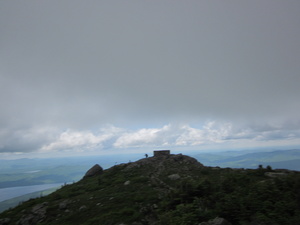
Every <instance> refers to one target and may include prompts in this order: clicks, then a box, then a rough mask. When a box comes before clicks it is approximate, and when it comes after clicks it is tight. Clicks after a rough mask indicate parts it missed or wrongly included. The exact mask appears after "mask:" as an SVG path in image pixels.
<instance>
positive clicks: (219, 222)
mask: <svg viewBox="0 0 300 225" xmlns="http://www.w3.org/2000/svg"><path fill="white" fill-rule="evenodd" d="M199 225H231V223H229V222H228V221H227V220H225V219H224V218H220V217H216V218H214V219H212V220H209V221H208V222H202V223H200V224H199Z"/></svg>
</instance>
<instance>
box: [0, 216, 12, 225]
mask: <svg viewBox="0 0 300 225" xmlns="http://www.w3.org/2000/svg"><path fill="white" fill-rule="evenodd" d="M9 222H10V218H3V219H0V225H7V224H9Z"/></svg>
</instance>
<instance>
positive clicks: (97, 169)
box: [84, 164, 103, 177]
mask: <svg viewBox="0 0 300 225" xmlns="http://www.w3.org/2000/svg"><path fill="white" fill-rule="evenodd" d="M102 173H103V168H102V167H101V166H99V164H96V165H94V166H93V167H92V168H90V169H89V170H88V171H87V172H86V173H85V175H84V177H93V176H96V175H101V174H102Z"/></svg>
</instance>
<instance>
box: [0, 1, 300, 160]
mask: <svg viewBox="0 0 300 225" xmlns="http://www.w3.org/2000/svg"><path fill="white" fill-rule="evenodd" d="M299 24H300V1H299V0H287V1H282V0H280V1H277V0H263V1H262V0H251V1H239V0H236V1H234V0H225V1H202V0H190V1H181V0H157V1H156V0H154V1H152V0H151V1H138V0H135V1H133V0H128V1H123V0H120V1H114V0H109V1H92V0H90V1H81V0H64V1H60V0H43V1H33V0H26V1H15V0H3V1H0V34H1V35H0V103H1V110H0V157H2V158H5V157H9V156H11V155H16V154H17V155H19V154H21V153H30V154H35V155H36V156H38V154H48V155H51V154H53V155H58V153H65V154H75V153H82V154H91V153H93V154H98V153H99V154H101V153H102V152H107V151H110V152H112V153H113V152H120V151H123V152H130V151H132V150H133V149H141V151H143V149H146V148H149V149H160V148H162V149H164V148H168V149H176V148H180V149H187V150H189V149H199V150H207V149H243V148H254V147H258V148H260V147H265V146H274V148H279V149H281V148H284V147H286V148H288V147H289V146H300V114H299V111H300V101H299V97H300V88H299V85H300V73H299V72H300V60H299V59H300V43H299V40H300V26H299ZM21 155H22V154H21Z"/></svg>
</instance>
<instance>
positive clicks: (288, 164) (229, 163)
mask: <svg viewBox="0 0 300 225" xmlns="http://www.w3.org/2000/svg"><path fill="white" fill-rule="evenodd" d="M238 153H239V155H236V154H237V153H236V152H222V153H199V154H196V155H194V157H195V158H196V159H197V160H198V161H201V162H202V163H203V164H204V165H209V166H220V167H232V168H252V169H254V168H257V167H258V166H259V165H264V166H267V165H270V166H271V167H273V168H277V169H279V168H280V169H290V170H298V171H300V150H299V149H292V150H277V151H268V152H252V153H245V154H243V153H242V151H240V152H238Z"/></svg>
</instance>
